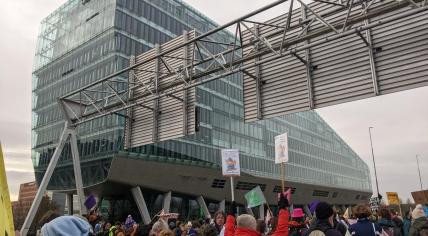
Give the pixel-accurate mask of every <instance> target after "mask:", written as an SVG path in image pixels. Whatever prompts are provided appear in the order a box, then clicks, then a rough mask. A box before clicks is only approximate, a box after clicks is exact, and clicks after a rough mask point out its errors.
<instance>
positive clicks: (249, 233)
mask: <svg viewBox="0 0 428 236" xmlns="http://www.w3.org/2000/svg"><path fill="white" fill-rule="evenodd" d="M224 236H260V233H259V232H257V231H255V230H252V229H247V228H236V229H235V217H234V216H231V215H228V216H227V218H226V226H225V229H224Z"/></svg>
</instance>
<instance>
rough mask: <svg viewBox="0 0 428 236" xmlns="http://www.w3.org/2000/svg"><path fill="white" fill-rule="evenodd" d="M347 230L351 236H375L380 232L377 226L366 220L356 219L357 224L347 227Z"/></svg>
mask: <svg viewBox="0 0 428 236" xmlns="http://www.w3.org/2000/svg"><path fill="white" fill-rule="evenodd" d="M373 227H374V229H373ZM348 230H349V233H351V235H355V236H376V235H379V234H380V233H381V231H382V230H381V228H380V227H379V225H377V224H375V223H373V222H371V221H370V220H369V219H368V218H362V219H358V221H357V223H355V224H353V225H351V226H349V229H348ZM376 232H377V233H376Z"/></svg>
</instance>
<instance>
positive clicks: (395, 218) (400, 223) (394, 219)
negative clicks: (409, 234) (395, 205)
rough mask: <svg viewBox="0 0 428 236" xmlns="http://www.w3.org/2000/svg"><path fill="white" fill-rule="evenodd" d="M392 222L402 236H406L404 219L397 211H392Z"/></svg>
mask: <svg viewBox="0 0 428 236" xmlns="http://www.w3.org/2000/svg"><path fill="white" fill-rule="evenodd" d="M391 220H392V222H394V224H395V226H396V227H397V228H398V229H400V232H401V235H404V229H403V226H404V224H403V218H402V217H401V216H400V215H398V212H396V211H395V210H391Z"/></svg>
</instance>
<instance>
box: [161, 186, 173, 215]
mask: <svg viewBox="0 0 428 236" xmlns="http://www.w3.org/2000/svg"><path fill="white" fill-rule="evenodd" d="M170 206H171V191H169V192H167V193H165V194H164V196H163V206H162V208H163V211H164V212H165V213H169V209H170Z"/></svg>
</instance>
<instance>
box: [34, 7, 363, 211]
mask: <svg viewBox="0 0 428 236" xmlns="http://www.w3.org/2000/svg"><path fill="white" fill-rule="evenodd" d="M216 26H217V25H216V24H215V23H214V22H213V21H211V20H210V19H208V18H207V17H206V16H204V15H202V14H201V13H199V12H198V11H197V10H195V9H193V8H192V7H190V6H189V5H187V4H185V3H184V2H182V1H180V0H69V1H67V2H66V3H65V4H64V5H63V6H61V7H60V8H59V9H58V10H56V11H55V12H53V13H52V14H51V15H49V16H48V17H47V18H46V19H44V20H43V21H42V23H41V29H40V34H39V38H38V42H37V50H36V55H35V61H34V70H33V107H32V108H33V122H32V129H33V132H32V160H33V165H34V168H35V171H36V180H37V181H41V178H42V176H43V174H44V171H45V170H46V168H47V165H48V164H49V161H50V158H51V156H52V154H53V151H54V149H55V147H56V145H57V143H58V139H59V136H60V133H61V132H62V129H63V124H64V121H63V119H62V115H61V112H60V109H59V107H58V106H57V101H56V99H57V98H58V97H60V96H62V95H64V94H66V93H69V92H71V91H73V90H75V89H77V88H80V87H82V86H84V85H87V84H89V83H92V82H94V81H96V80H98V79H100V78H103V77H104V76H106V75H109V74H111V73H113V72H115V71H118V70H120V69H122V68H124V67H126V66H128V65H129V59H130V56H132V55H137V54H140V53H142V52H145V51H147V50H149V49H151V48H153V47H154V46H155V44H162V43H164V42H167V41H168V40H170V39H172V38H174V37H175V36H177V35H180V34H182V32H183V30H188V31H190V30H193V29H196V31H197V32H198V33H203V32H206V31H208V30H210V29H213V28H215V27H216ZM214 37H218V38H217V40H219V41H221V40H224V39H225V38H227V37H232V36H230V35H229V34H228V33H227V32H220V33H218V34H216V36H214ZM242 84H243V81H242V77H241V75H239V74H235V75H232V76H229V77H226V78H222V79H218V80H216V81H213V82H210V83H208V84H205V85H203V86H199V87H197V90H196V93H197V103H196V106H197V109H198V111H199V112H198V116H199V117H198V120H199V131H198V132H197V134H196V135H192V136H188V137H184V138H180V139H176V140H170V141H165V142H161V143H156V144H153V145H146V146H142V147H138V148H133V149H132V150H124V149H123V141H124V139H123V134H124V118H123V117H119V116H116V115H112V116H108V117H104V118H102V119H98V120H94V121H91V122H88V123H85V124H83V125H81V126H79V128H78V145H79V153H80V156H81V162H82V164H81V166H82V177H83V182H84V186H85V187H87V188H91V187H94V186H102V185H103V184H105V183H106V182H108V179H109V176H110V177H111V176H113V175H114V174H112V173H110V172H111V170H112V169H113V168H114V167H115V165H113V164H112V163H113V161H114V160H115V159H117V158H124V159H126V158H129V159H132V160H137V161H140V162H158V163H162V162H165V163H170V164H171V163H172V164H174V163H175V164H176V165H177V166H180V165H181V166H183V165H184V166H185V165H190V166H194V168H209V169H211V170H214V171H217V172H218V173H219V174H220V175H221V171H219V170H220V165H219V164H220V159H219V155H220V149H221V148H233V149H239V150H240V152H241V153H240V158H241V167H242V172H244V173H246V174H248V175H250V176H253V177H255V178H256V179H257V178H261V179H273V180H278V179H280V176H279V167H278V165H275V164H274V160H273V159H274V153H273V151H274V150H273V138H274V136H275V135H277V134H281V133H283V132H287V133H288V135H289V149H290V153H289V154H290V160H289V163H288V164H287V166H286V179H287V181H289V182H290V183H291V185H293V184H292V183H296V184H297V185H308V186H309V185H310V186H318V187H317V188H316V189H315V190H313V191H311V192H309V193H307V194H308V195H311V196H314V197H317V196H321V197H330V198H334V196H335V195H336V196H337V195H338V194H340V193H339V192H340V191H343V192H344V195H346V192H347V191H348V192H349V191H353V192H355V194H353V195H352V197H351V196H349V197H348V198H347V199H351V198H352V200H360V199H362V200H366V199H367V197H368V196H369V195H371V185H370V174H369V169H368V167H367V165H366V164H365V163H364V162H363V161H362V160H361V159H360V158H359V157H358V155H357V154H356V153H355V152H354V151H353V150H352V149H351V148H350V147H349V146H348V145H347V144H346V143H345V142H344V141H343V140H342V139H341V138H340V137H339V136H338V135H337V134H336V133H335V132H334V131H333V130H332V129H331V128H330V127H329V125H328V124H326V122H325V121H323V119H322V118H321V117H320V116H319V115H318V114H317V113H316V112H312V111H311V112H304V113H298V114H292V115H288V116H285V117H279V118H274V119H270V120H264V121H259V122H255V123H244V122H243V115H244V111H243V109H244V108H243V97H242V87H243V86H242ZM176 171H180V169H179V168H178V169H177V170H176ZM220 177H221V176H220ZM113 181H114V180H113ZM214 181H217V182H216V183H217V184H220V185H221V184H223V185H224V183H225V180H222V179H221V178H216V179H215V180H214ZM121 182H124V181H121ZM210 185H211V184H210ZM241 185H242V186H244V187H241V189H244V190H245V189H247V188H250V187H251V186H253V185H252V184H251V183H250V182H242V183H241ZM211 186H217V185H215V184H214V183H213V184H212V185H211ZM245 186H246V187H245ZM292 187H293V186H292ZM327 187H329V188H334V189H338V190H337V191H335V190H332V191H330V190H328V191H327V190H325V189H326V188H327ZM48 188H49V189H51V190H69V189H74V174H73V168H72V160H71V152H70V148H69V147H68V146H67V145H66V146H65V149H64V150H63V153H62V156H61V158H60V160H59V162H58V165H57V168H56V169H55V171H54V174H53V177H52V179H51V181H50V183H49V187H48ZM273 188H275V189H274V191H275V190H276V191H278V189H277V186H273ZM147 189H149V190H150V191H152V192H153V191H157V190H156V189H153V188H152V187H147ZM237 189H239V182H238V183H237ZM323 189H324V190H323ZM172 190H174V189H172ZM339 190H340V191H339ZM266 191H267V190H266ZM297 191H298V189H297ZM180 192H181V194H186V193H183V192H184V190H182V191H180ZM189 194H190V193H189ZM190 195H191V194H190ZM157 201H158V200H157V198H153V203H154V202H157ZM350 203H351V202H350ZM188 204H193V203H188Z"/></svg>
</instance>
